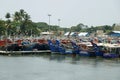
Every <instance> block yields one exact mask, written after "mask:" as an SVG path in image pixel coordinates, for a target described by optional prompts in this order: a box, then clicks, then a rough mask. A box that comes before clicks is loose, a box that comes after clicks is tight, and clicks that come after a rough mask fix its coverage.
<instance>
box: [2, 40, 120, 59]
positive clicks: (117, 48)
mask: <svg viewBox="0 0 120 80" xmlns="http://www.w3.org/2000/svg"><path fill="white" fill-rule="evenodd" d="M6 42H7V43H6ZM29 53H30V54H31V53H33V54H35V53H57V54H75V55H79V56H89V57H91V56H92V57H96V56H100V57H103V58H116V57H119V56H120V44H111V43H103V42H102V43H101V42H98V41H97V40H96V39H93V40H90V39H87V40H82V39H67V38H66V39H44V38H43V39H17V40H13V41H12V40H10V39H7V40H0V54H29Z"/></svg>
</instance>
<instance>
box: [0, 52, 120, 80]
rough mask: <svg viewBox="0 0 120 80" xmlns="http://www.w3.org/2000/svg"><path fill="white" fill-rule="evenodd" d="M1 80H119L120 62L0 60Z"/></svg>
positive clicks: (51, 56)
mask: <svg viewBox="0 0 120 80" xmlns="http://www.w3.org/2000/svg"><path fill="white" fill-rule="evenodd" d="M0 80H120V60H119V59H102V58H88V57H80V56H76V57H75V56H71V55H69V56H66V55H55V54H49V55H48V54H43V55H29V56H0Z"/></svg>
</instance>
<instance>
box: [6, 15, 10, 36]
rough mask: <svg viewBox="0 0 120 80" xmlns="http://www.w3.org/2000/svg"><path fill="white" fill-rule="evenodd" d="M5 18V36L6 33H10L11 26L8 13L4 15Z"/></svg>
mask: <svg viewBox="0 0 120 80" xmlns="http://www.w3.org/2000/svg"><path fill="white" fill-rule="evenodd" d="M5 18H6V19H7V21H6V24H5V26H6V35H7V32H8V31H9V32H8V33H10V30H9V29H10V26H11V25H10V24H11V20H10V18H11V15H10V13H7V14H6V15H5Z"/></svg>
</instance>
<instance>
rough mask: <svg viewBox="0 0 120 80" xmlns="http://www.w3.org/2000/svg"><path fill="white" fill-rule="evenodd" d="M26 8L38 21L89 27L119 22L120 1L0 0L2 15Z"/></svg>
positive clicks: (63, 25)
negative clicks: (80, 24)
mask: <svg viewBox="0 0 120 80" xmlns="http://www.w3.org/2000/svg"><path fill="white" fill-rule="evenodd" d="M20 9H24V10H25V11H26V12H27V13H28V14H29V15H30V16H31V20H32V21H35V22H46V23H48V21H49V18H48V14H51V15H52V16H51V17H50V23H51V24H52V25H58V19H61V21H60V25H61V26H62V27H71V26H74V25H77V24H79V23H83V24H85V25H88V26H97V25H105V24H106V25H112V24H113V23H120V0H0V18H2V19H4V16H5V14H6V13H7V12H10V13H11V14H13V13H14V12H15V11H19V10H20Z"/></svg>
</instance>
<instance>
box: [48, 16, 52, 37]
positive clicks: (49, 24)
mask: <svg viewBox="0 0 120 80" xmlns="http://www.w3.org/2000/svg"><path fill="white" fill-rule="evenodd" d="M50 16H51V14H48V17H49V37H50Z"/></svg>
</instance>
